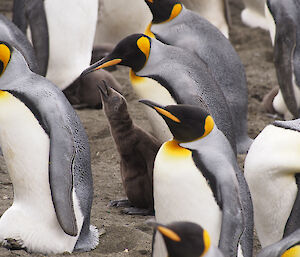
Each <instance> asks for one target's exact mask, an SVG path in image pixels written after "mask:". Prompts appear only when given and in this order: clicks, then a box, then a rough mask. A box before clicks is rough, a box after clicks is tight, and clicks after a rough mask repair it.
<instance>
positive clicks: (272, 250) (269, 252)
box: [257, 229, 300, 257]
mask: <svg viewBox="0 0 300 257" xmlns="http://www.w3.org/2000/svg"><path fill="white" fill-rule="evenodd" d="M299 243H300V229H298V230H296V231H295V232H294V233H292V234H290V235H289V236H288V237H285V238H284V239H282V240H280V241H279V242H277V243H275V244H272V245H269V246H267V247H265V248H263V249H262V250H261V251H260V252H259V253H258V255H257V257H281V256H282V254H283V253H284V252H285V251H286V250H288V249H289V248H291V247H292V246H294V245H295V244H299Z"/></svg>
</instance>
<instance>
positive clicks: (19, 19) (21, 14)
mask: <svg viewBox="0 0 300 257" xmlns="http://www.w3.org/2000/svg"><path fill="white" fill-rule="evenodd" d="M12 22H13V23H14V24H15V25H16V26H17V27H18V28H19V29H20V30H21V31H22V32H23V33H24V34H25V35H26V30H27V27H28V21H27V18H26V10H25V1H24V0H14V4H13V16H12Z"/></svg>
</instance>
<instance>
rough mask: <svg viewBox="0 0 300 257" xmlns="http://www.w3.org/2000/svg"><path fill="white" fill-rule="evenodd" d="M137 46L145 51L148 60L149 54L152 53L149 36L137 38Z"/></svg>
mask: <svg viewBox="0 0 300 257" xmlns="http://www.w3.org/2000/svg"><path fill="white" fill-rule="evenodd" d="M137 46H138V48H139V49H140V50H141V51H142V52H143V53H144V55H145V56H146V60H148V58H149V55H150V47H151V44H150V40H149V38H147V37H140V38H139V39H138V40H137Z"/></svg>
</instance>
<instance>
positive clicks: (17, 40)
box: [0, 14, 42, 75]
mask: <svg viewBox="0 0 300 257" xmlns="http://www.w3.org/2000/svg"><path fill="white" fill-rule="evenodd" d="M0 40H2V41H5V42H7V43H9V44H10V45H11V46H13V47H15V48H16V49H18V50H19V51H20V52H21V54H22V55H23V56H24V58H25V60H26V62H27V64H28V66H29V68H30V69H31V71H33V72H34V73H37V74H40V75H42V71H41V70H40V67H39V65H38V61H37V59H36V55H35V52H34V49H33V47H32V45H31V44H30V42H29V41H28V39H27V38H26V36H25V35H24V33H22V31H21V30H20V29H19V28H18V27H17V26H16V25H15V24H14V23H12V22H11V21H10V20H8V19H7V18H6V17H5V16H4V15H2V14H0Z"/></svg>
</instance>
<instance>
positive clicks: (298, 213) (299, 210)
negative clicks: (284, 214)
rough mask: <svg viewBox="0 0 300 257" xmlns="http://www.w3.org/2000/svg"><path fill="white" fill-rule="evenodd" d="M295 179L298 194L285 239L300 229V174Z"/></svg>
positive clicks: (286, 228) (285, 232) (286, 227)
mask: <svg viewBox="0 0 300 257" xmlns="http://www.w3.org/2000/svg"><path fill="white" fill-rule="evenodd" d="M295 178H296V184H297V187H298V192H297V196H296V200H295V202H294V205H293V209H292V211H291V213H290V216H289V218H288V220H287V223H286V225H285V228H284V234H283V237H286V236H289V235H290V234H291V233H293V232H294V231H295V230H297V229H298V228H300V174H299V173H298V174H296V175H295Z"/></svg>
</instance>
